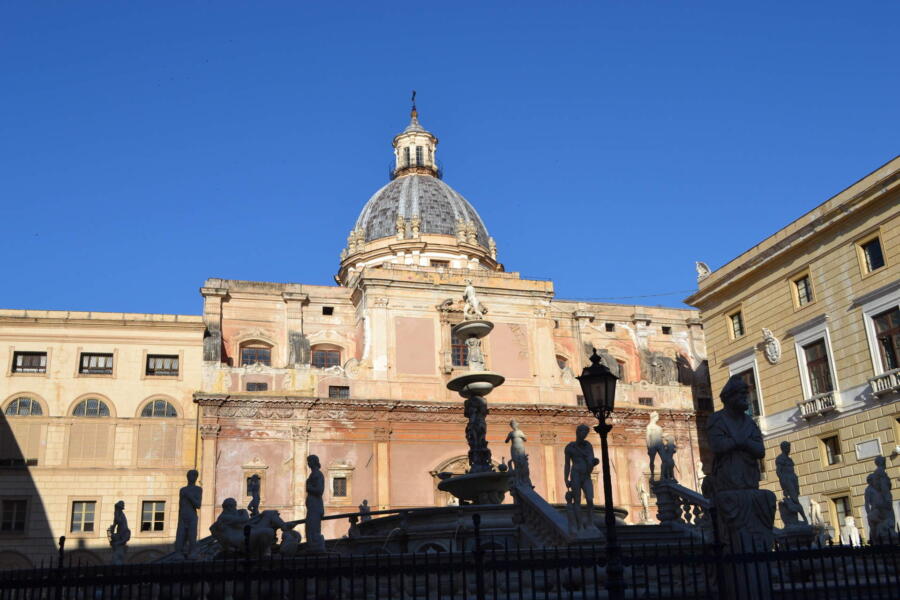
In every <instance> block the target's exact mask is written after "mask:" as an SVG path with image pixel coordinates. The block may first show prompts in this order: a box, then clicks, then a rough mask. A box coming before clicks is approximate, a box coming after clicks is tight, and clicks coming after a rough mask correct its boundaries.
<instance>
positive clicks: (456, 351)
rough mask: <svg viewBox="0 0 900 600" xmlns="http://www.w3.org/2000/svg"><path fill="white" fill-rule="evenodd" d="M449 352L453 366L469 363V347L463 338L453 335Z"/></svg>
mask: <svg viewBox="0 0 900 600" xmlns="http://www.w3.org/2000/svg"><path fill="white" fill-rule="evenodd" d="M450 353H451V355H452V358H453V366H454V367H465V366H466V365H468V364H469V347H468V346H466V342H465V340H462V339H460V338H458V337H457V336H455V335H454V336H453V337H452V339H451V340H450Z"/></svg>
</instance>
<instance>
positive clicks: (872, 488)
mask: <svg viewBox="0 0 900 600" xmlns="http://www.w3.org/2000/svg"><path fill="white" fill-rule="evenodd" d="M866 481H867V483H868V486H867V487H866V492H865V503H866V513H867V515H868V519H869V538H870V540H869V541H871V542H873V543H876V544H877V543H887V542H889V541H890V540H891V538H892V537H896V535H897V532H896V519H895V518H894V510H893V503H894V500H893V497H892V495H891V478H890V477H889V476H888V474H887V471H886V470H885V459H884V457H883V456H876V457H875V470H874V471H872V473H871V474H870V475H869V476H868V477H867V478H866Z"/></svg>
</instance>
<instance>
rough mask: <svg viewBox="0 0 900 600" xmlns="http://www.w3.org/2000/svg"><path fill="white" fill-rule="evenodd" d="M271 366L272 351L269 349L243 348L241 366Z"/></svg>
mask: <svg viewBox="0 0 900 600" xmlns="http://www.w3.org/2000/svg"><path fill="white" fill-rule="evenodd" d="M257 363H258V364H261V365H265V366H270V365H271V364H272V351H271V350H270V349H269V348H241V366H249V365H255V364H257Z"/></svg>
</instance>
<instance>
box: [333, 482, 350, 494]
mask: <svg viewBox="0 0 900 600" xmlns="http://www.w3.org/2000/svg"><path fill="white" fill-rule="evenodd" d="M332 495H334V496H335V497H344V496H346V495H347V478H346V477H335V478H334V479H332Z"/></svg>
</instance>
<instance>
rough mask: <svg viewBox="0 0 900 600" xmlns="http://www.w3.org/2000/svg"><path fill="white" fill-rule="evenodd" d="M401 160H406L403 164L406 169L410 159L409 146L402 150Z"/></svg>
mask: <svg viewBox="0 0 900 600" xmlns="http://www.w3.org/2000/svg"><path fill="white" fill-rule="evenodd" d="M403 158H404V159H406V162H405V163H404V164H405V166H407V167H408V166H409V164H410V159H409V146H407V147H406V148H404V149H403Z"/></svg>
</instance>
